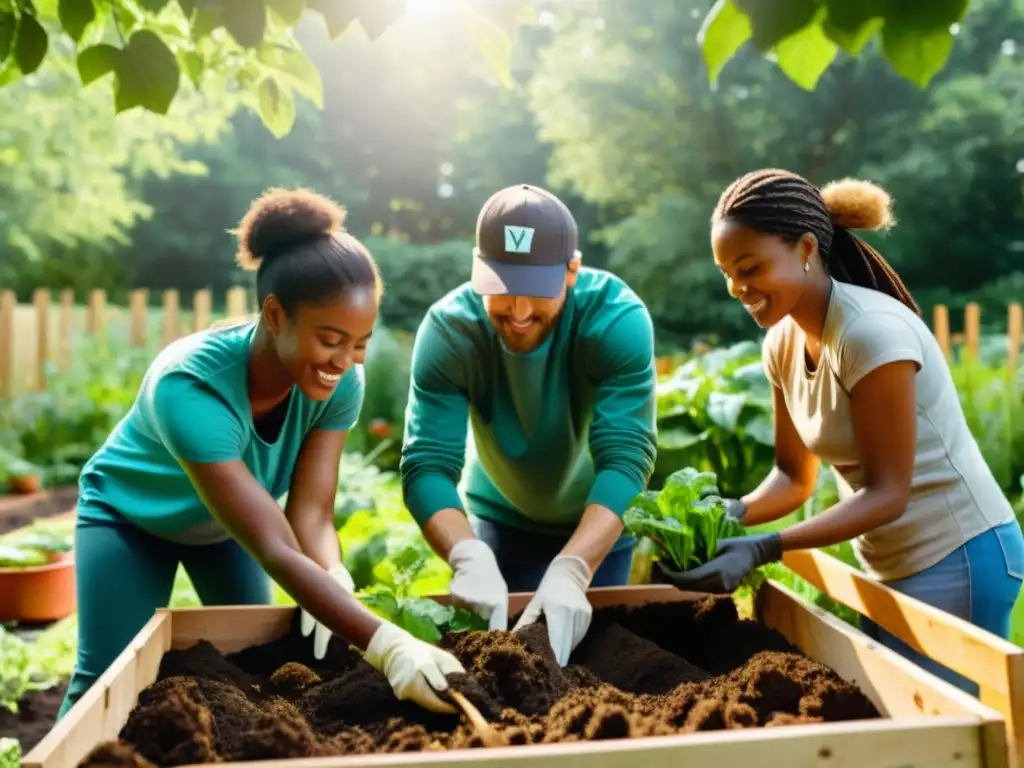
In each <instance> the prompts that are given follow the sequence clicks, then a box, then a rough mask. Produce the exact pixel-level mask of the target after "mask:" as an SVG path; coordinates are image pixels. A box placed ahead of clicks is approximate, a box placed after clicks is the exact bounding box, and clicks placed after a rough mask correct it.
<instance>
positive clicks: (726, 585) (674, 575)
mask: <svg viewBox="0 0 1024 768" xmlns="http://www.w3.org/2000/svg"><path fill="white" fill-rule="evenodd" d="M781 558H782V537H781V536H780V535H779V534H778V533H762V534H755V535H751V536H738V537H735V538H731V539H722V540H721V541H719V542H718V553H717V554H716V555H715V556H714V557H713V558H712V559H711V560H709V561H708V562H706V563H704V565H701V566H698V567H697V568H694V569H692V570H689V571H674V570H672V569H671V568H669V567H668V566H666V565H664V564H663V563H662V562H661V561H660V560H659V561H658V562H657V563H655V566H656V567H657V569H658V572H659V573H660V575H661V578H662V580H663V581H666V582H668V583H669V584H672V585H673V586H675V587H677V588H678V589H681V590H684V591H687V592H710V593H712V594H728V593H731V592H733V591H734V590H735V589H736V588H737V587H738V586H739V585H740V582H741V581H743V579H744V578H746V576H747V574H749V573H750V572H751V571H753V570H754V569H755V568H759V567H761V566H762V565H764V564H766V563H771V562H774V561H776V560H780V559H781Z"/></svg>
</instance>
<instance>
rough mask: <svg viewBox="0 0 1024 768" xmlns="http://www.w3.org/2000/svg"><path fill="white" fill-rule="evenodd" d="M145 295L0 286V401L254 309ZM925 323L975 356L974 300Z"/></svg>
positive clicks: (1013, 349)
mask: <svg viewBox="0 0 1024 768" xmlns="http://www.w3.org/2000/svg"><path fill="white" fill-rule="evenodd" d="M149 294H150V292H149V291H148V290H146V289H139V290H135V291H132V292H131V294H130V296H129V302H128V307H127V308H125V307H119V306H116V305H113V304H108V303H107V296H106V292H105V291H103V290H102V289H96V290H93V291H91V292H90V294H89V297H88V302H87V303H86V305H85V306H84V307H83V306H80V305H76V304H75V296H74V293H73V292H72V291H70V290H64V291H61V292H60V293H59V296H58V298H57V302H56V308H55V307H54V301H53V297H52V294H51V291H49V290H48V289H46V288H39V289H37V290H36V291H35V293H34V296H33V302H32V304H17V302H16V301H15V296H14V292H13V291H10V290H6V291H0V398H3V397H10V396H12V395H15V394H17V393H20V392H33V391H36V392H38V391H42V390H44V389H45V388H46V386H47V379H48V377H49V376H50V375H51V372H52V371H57V372H64V371H67V370H69V368H70V366H71V362H72V359H73V355H74V354H75V348H76V345H77V343H78V342H79V341H80V340H82V339H83V337H85V338H88V339H90V340H91V341H93V342H97V343H109V344H124V343H127V344H128V345H130V346H131V347H136V348H150V349H153V350H154V351H155V350H156V349H159V348H160V347H162V346H164V345H166V344H169V343H170V342H172V341H174V340H175V339H177V338H179V337H181V336H183V335H186V334H188V333H192V332H194V331H198V330H203V329H205V328H208V327H209V326H210V324H211V323H213V322H215V321H218V320H222V319H232V318H237V317H241V316H244V315H245V314H247V313H249V312H252V311H253V310H254V309H255V308H254V307H253V306H250V305H249V300H250V297H249V295H248V294H247V292H246V290H245V289H244V288H240V287H236V288H231V289H229V290H228V291H227V293H226V296H225V303H224V306H225V311H224V312H223V313H214V311H213V294H212V292H211V291H209V290H206V289H204V290H199V291H196V292H195V294H194V295H193V301H192V309H191V310H190V311H188V312H185V311H182V309H181V301H180V294H179V292H178V291H176V290H166V291H163V293H162V302H161V307H160V308H159V309H157V308H151V307H150V306H149ZM55 310H56V311H55ZM931 327H932V332H933V333H934V334H935V336H936V338H937V339H938V341H939V344H940V345H941V346H942V349H943V350H944V351H945V353H946V355H947V356H949V355H951V354H952V351H953V349H954V348H955V347H961V346H962V347H963V349H964V351H965V352H966V354H968V355H971V356H977V355H978V352H979V349H980V345H981V310H980V307H979V306H978V305H977V304H968V305H967V306H966V307H965V309H964V322H963V328H964V330H963V333H958V334H951V333H950V324H949V310H948V308H947V307H945V306H943V305H938V306H936V307H935V309H934V312H933V314H932V324H931ZM115 330H120V333H121V335H122V338H121V339H120V340H118V339H116V338H114V335H115V334H114V333H113V331H115ZM1022 332H1024V322H1022V312H1021V305H1020V304H1019V303H1016V302H1015V303H1013V304H1010V305H1009V307H1008V308H1007V320H1006V336H1007V365H1008V368H1009V369H1010V370H1016V369H1017V367H1018V365H1019V362H1020V351H1021V337H1022ZM666 362H667V361H666Z"/></svg>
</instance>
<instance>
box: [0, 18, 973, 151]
mask: <svg viewBox="0 0 1024 768" xmlns="http://www.w3.org/2000/svg"><path fill="white" fill-rule="evenodd" d="M649 4H653V5H654V6H656V7H660V8H667V7H668V6H669V5H671V3H668V4H665V3H658V2H653V0H652V3H649ZM432 6H438V7H440V6H445V8H444V10H445V11H446V12H450V19H451V20H452V21H453V22H454V23H456V24H457V25H458V26H459V27H460V28H461V29H462V30H463V32H464V33H465V35H466V39H467V40H471V41H472V42H473V43H474V44H475V47H476V49H477V51H478V52H479V53H480V54H481V55H482V57H483V59H484V60H486V61H487V62H488V63H489V65H490V67H491V69H492V72H493V73H495V75H496V76H497V77H498V78H499V80H500V81H501V82H502V83H503V84H504V85H506V86H510V85H511V83H512V77H513V72H512V49H513V43H514V42H515V41H516V39H517V31H518V28H519V25H520V23H522V22H523V21H526V20H528V19H531V18H535V17H536V14H537V13H538V12H539V11H540V10H542V9H545V8H548V7H551V8H557V4H555V5H552V3H551V2H550V0H533V1H532V2H531V0H0V87H2V86H5V85H9V84H11V83H13V82H15V81H17V80H18V79H20V78H22V77H25V76H30V75H32V74H33V73H35V72H36V71H37V70H38V69H39V68H40V67H41V66H42V65H43V62H44V61H45V60H46V59H47V57H48V56H52V55H55V53H56V52H57V51H58V50H59V49H60V47H61V46H60V45H59V44H58V42H57V40H56V37H57V36H64V37H66V38H67V39H68V40H70V42H71V44H72V45H73V50H74V52H75V57H76V65H77V71H78V75H79V78H80V81H81V83H82V85H83V86H89V85H90V84H92V83H94V82H96V81H99V80H104V79H107V78H110V79H112V80H113V93H112V101H113V110H114V112H115V113H121V112H125V111H128V110H132V109H136V108H139V109H142V110H145V111H149V112H153V113H157V114H166V113H167V112H168V110H169V109H170V107H171V104H172V103H173V101H174V99H175V98H176V96H177V94H178V93H179V91H180V89H181V87H182V83H183V82H184V81H186V80H187V81H190V82H191V83H192V84H193V85H194V86H196V87H197V88H200V87H205V85H204V84H206V83H208V82H209V80H210V79H211V78H213V79H219V80H222V81H223V80H227V81H229V82H231V83H232V84H233V85H234V86H236V87H237V89H238V90H239V92H240V93H241V94H242V95H243V96H244V98H245V103H246V104H247V105H248V106H249V107H251V108H253V109H255V110H256V111H257V113H258V114H259V116H260V118H261V120H262V121H263V123H264V125H265V126H266V127H267V128H268V129H269V130H270V131H271V132H272V133H273V134H274V135H275V136H277V137H281V136H283V135H285V134H286V133H288V132H289V131H290V130H291V128H292V126H293V125H294V122H295V114H296V106H295V98H296V96H297V95H300V96H302V97H304V98H306V99H308V100H309V101H311V102H312V103H313V104H315V105H316V106H317V107H320V108H322V107H323V82H322V80H323V76H322V74H321V73H320V72H319V71H318V70H317V68H316V67H315V66H313V64H312V63H311V62H310V60H309V58H308V57H307V55H306V53H305V52H304V50H303V47H302V46H301V45H300V44H299V42H297V34H296V33H297V31H298V30H299V28H300V25H301V24H303V23H304V20H308V18H309V17H316V18H317V19H319V21H320V22H321V26H322V27H323V28H324V29H325V30H326V33H327V35H328V37H329V38H330V39H338V38H340V37H342V36H343V35H345V34H349V33H352V31H353V30H354V29H355V28H356V27H358V28H359V29H360V30H361V32H362V34H364V35H365V36H366V38H367V39H369V40H371V41H372V40H376V39H378V38H380V37H381V36H382V35H383V34H384V32H385V31H387V30H388V29H389V28H391V27H392V26H393V25H395V24H396V23H399V22H400V21H401V20H402V19H403V17H407V16H409V15H410V13H411V12H412V10H413V9H414V8H420V9H424V10H427V11H429V10H431V8H432ZM967 7H968V0H716V2H714V4H713V5H712V6H711V7H710V8H709V9H708V10H707V12H706V14H705V15H703V20H702V22H701V24H700V25H699V26H698V28H697V29H695V30H692V34H694V35H695V36H696V37H697V39H698V40H699V42H700V46H701V50H702V52H703V71H704V73H705V76H706V78H707V79H708V80H709V81H710V82H711V83H712V84H714V83H716V82H717V81H718V78H719V76H720V75H721V73H722V71H723V69H724V67H725V66H726V63H727V62H728V61H729V60H731V59H733V58H735V57H736V55H737V54H738V53H739V52H740V51H741V50H743V49H744V47H746V46H748V44H749V45H750V46H753V47H754V49H755V50H756V51H757V52H758V53H759V54H761V55H764V56H768V57H770V58H771V59H773V60H774V61H776V62H777V64H778V66H779V68H780V69H781V70H782V71H783V72H784V73H785V74H786V76H787V77H789V78H790V79H791V80H793V81H794V82H795V83H797V84H799V85H800V86H801V87H803V88H805V89H811V88H814V87H815V85H816V84H817V82H818V81H819V79H820V78H821V76H822V74H823V73H824V72H825V70H826V69H828V67H829V66H831V65H832V64H833V62H834V61H835V59H836V57H837V54H838V53H839V51H840V50H842V51H845V52H847V53H849V54H851V55H859V54H860V53H861V52H862V51H863V50H864V48H865V46H866V45H867V44H868V42H869V41H872V40H879V41H880V45H881V52H882V54H883V56H884V57H885V58H886V59H888V61H889V63H890V65H891V66H892V67H893V69H894V70H895V71H896V72H897V73H898V74H899V75H900V76H902V77H903V78H905V79H907V80H908V81H910V82H913V83H915V84H917V85H918V86H924V85H926V84H927V83H929V82H930V81H931V80H932V78H933V77H935V75H936V74H937V73H938V72H939V71H940V70H941V69H942V67H943V66H944V65H945V63H946V61H947V59H948V58H949V55H950V52H951V50H952V48H953V41H954V37H955V30H956V26H957V25H958V24H959V23H960V22H961V21H962V19H963V18H964V15H965V14H966V12H967ZM307 12H308V13H307ZM696 13H697V14H698V15H700V14H702V12H701V11H699V10H698V11H696ZM690 33H691V32H690V31H688V34H690Z"/></svg>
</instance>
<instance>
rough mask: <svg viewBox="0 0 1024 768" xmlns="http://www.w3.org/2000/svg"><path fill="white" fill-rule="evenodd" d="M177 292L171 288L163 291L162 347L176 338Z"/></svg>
mask: <svg viewBox="0 0 1024 768" xmlns="http://www.w3.org/2000/svg"><path fill="white" fill-rule="evenodd" d="M178 305H179V302H178V292H177V291H176V290H174V289H173V288H170V289H168V290H166V291H164V317H163V320H164V339H163V341H164V346H165V347H166V346H167V345H168V344H170V343H171V342H172V341H174V340H175V339H176V338H178V327H179V326H178Z"/></svg>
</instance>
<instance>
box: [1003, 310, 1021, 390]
mask: <svg viewBox="0 0 1024 768" xmlns="http://www.w3.org/2000/svg"><path fill="white" fill-rule="evenodd" d="M1022 333H1024V317H1022V313H1021V307H1020V304H1018V303H1017V302H1016V301H1015V302H1013V303H1012V304H1010V309H1009V311H1008V313H1007V318H1006V335H1007V345H1008V346H1009V349H1008V350H1007V352H1008V355H1009V359H1008V361H1007V363H1008V366H1009V368H1010V373H1011V374H1013V373H1016V371H1017V366H1018V365H1019V364H1020V343H1021V334H1022Z"/></svg>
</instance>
